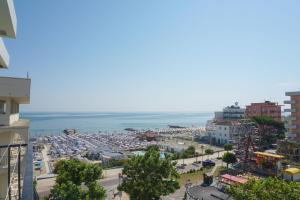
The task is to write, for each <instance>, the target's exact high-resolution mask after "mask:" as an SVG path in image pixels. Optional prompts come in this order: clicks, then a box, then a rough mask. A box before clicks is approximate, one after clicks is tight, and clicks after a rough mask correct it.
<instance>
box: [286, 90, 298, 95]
mask: <svg viewBox="0 0 300 200" xmlns="http://www.w3.org/2000/svg"><path fill="white" fill-rule="evenodd" d="M299 95H300V91H294V92H286V93H285V96H299Z"/></svg>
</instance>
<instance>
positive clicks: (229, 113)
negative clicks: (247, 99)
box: [215, 102, 246, 120]
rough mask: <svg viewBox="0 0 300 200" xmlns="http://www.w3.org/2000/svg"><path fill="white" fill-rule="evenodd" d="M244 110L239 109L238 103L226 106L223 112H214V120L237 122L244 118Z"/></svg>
mask: <svg viewBox="0 0 300 200" xmlns="http://www.w3.org/2000/svg"><path fill="white" fill-rule="evenodd" d="M245 111H246V109H244V108H241V107H240V106H239V104H238V102H236V103H235V105H232V106H227V107H226V108H224V109H223V111H221V112H220V111H218V112H215V119H216V120H237V119H243V118H244V117H245Z"/></svg>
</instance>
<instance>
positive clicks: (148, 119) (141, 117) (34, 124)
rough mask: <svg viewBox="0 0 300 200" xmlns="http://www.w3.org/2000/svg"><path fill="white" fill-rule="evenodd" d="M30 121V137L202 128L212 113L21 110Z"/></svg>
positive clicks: (23, 116) (22, 115)
mask: <svg viewBox="0 0 300 200" xmlns="http://www.w3.org/2000/svg"><path fill="white" fill-rule="evenodd" d="M21 117H22V118H26V119H29V120H30V121H31V125H30V133H31V136H39V135H52V134H59V133H61V132H62V131H63V130H64V129H66V128H74V129H76V130H78V131H79V132H82V133H93V132H99V131H101V132H119V131H122V130H124V129H125V128H134V129H141V130H142V129H143V130H145V129H155V128H167V127H168V125H169V124H171V125H179V126H185V127H192V126H194V127H203V126H205V123H206V121H207V120H209V119H211V118H213V113H207V112H200V113H194V112H193V113H175V112H174V113H166V112H165V113H75V112H73V113H54V112H53V113H49V112H35V113H29V112H26V113H22V114H21Z"/></svg>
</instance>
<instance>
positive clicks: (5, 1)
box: [0, 0, 17, 38]
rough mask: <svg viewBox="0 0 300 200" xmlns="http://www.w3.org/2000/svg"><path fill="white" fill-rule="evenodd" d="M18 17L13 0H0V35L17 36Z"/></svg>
mask: <svg viewBox="0 0 300 200" xmlns="http://www.w3.org/2000/svg"><path fill="white" fill-rule="evenodd" d="M16 32H17V17H16V13H15V7H14V2H13V0H1V1H0V36H4V37H10V38H16Z"/></svg>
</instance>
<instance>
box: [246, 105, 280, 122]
mask: <svg viewBox="0 0 300 200" xmlns="http://www.w3.org/2000/svg"><path fill="white" fill-rule="evenodd" d="M261 116H267V117H272V118H273V119H274V120H276V121H281V120H282V119H281V106H280V105H278V103H274V102H270V101H265V102H263V103H251V105H248V106H246V117H247V118H251V117H261Z"/></svg>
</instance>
